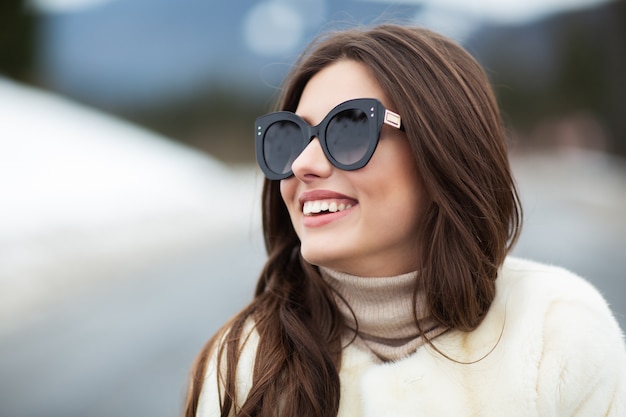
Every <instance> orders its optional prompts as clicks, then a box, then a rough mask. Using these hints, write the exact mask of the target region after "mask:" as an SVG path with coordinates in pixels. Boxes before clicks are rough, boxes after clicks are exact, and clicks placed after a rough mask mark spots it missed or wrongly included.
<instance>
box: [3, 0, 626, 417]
mask: <svg viewBox="0 0 626 417" xmlns="http://www.w3.org/2000/svg"><path fill="white" fill-rule="evenodd" d="M383 21H392V22H399V23H407V24H417V25H421V26H425V27H429V28H431V29H434V30H436V31H439V32H442V33H444V34H446V35H448V36H450V37H452V38H454V39H456V40H457V41H459V42H460V43H461V44H463V45H464V46H465V47H466V48H467V49H468V50H469V51H470V52H471V53H472V54H473V55H474V56H475V57H476V58H477V59H478V60H479V61H480V62H481V64H482V65H483V66H484V67H485V68H486V70H487V72H488V74H489V76H490V77H491V79H492V81H493V84H494V86H495V89H496V93H497V95H498V99H499V101H500V103H501V106H502V109H503V114H504V117H505V120H506V124H507V129H508V132H509V137H510V143H511V159H512V163H513V168H514V170H515V175H516V177H517V180H518V182H519V186H520V190H521V194H522V200H523V203H524V206H525V216H526V219H525V229H524V232H523V234H522V239H521V241H520V243H519V244H518V245H517V247H516V249H515V253H516V255H518V256H524V257H528V258H532V259H536V260H540V261H544V262H549V263H554V264H559V265H562V266H565V267H567V268H569V269H571V270H573V271H575V272H577V273H579V274H581V275H583V276H585V277H587V278H588V279H589V280H590V281H591V282H592V283H593V284H594V285H596V287H597V288H598V289H599V290H600V291H601V292H602V294H603V295H604V296H605V297H606V299H607V300H608V301H609V303H610V305H611V307H612V309H613V311H614V312H615V315H616V317H617V319H618V321H619V322H620V325H621V326H622V328H625V326H626V302H625V301H624V294H626V284H625V282H624V278H623V271H624V270H626V256H625V255H626V212H625V210H624V207H625V206H626V163H625V162H624V161H625V159H624V158H625V157H626V117H625V116H626V99H625V97H626V2H624V1H607V0H528V1H525V2H508V1H499V0H480V1H473V2H464V1H462V0H437V1H434V0H422V1H418V0H415V1H411V0H404V1H395V2H392V1H384V0H334V1H330V0H293V1H287V0H258V1H252V0H241V1H236V2H217V1H209V0H32V1H17V0H3V1H2V3H1V4H0V415H2V416H3V417H22V416H28V417H54V416H63V417H72V416H94V417H95V416H110V415H118V416H133V417H140V416H173V415H178V414H179V413H180V410H181V406H182V403H183V399H184V393H185V387H186V384H187V380H186V379H187V375H188V371H189V368H190V366H191V363H192V361H193V358H194V357H195V355H196V353H197V352H198V350H199V349H200V348H201V346H202V345H203V343H204V341H205V340H206V339H207V338H208V337H209V336H210V335H211V334H212V333H213V332H214V331H215V330H216V329H217V327H218V326H219V325H220V324H222V323H223V322H224V321H225V320H226V319H227V318H228V317H229V316H230V315H232V314H233V313H234V312H236V311H237V310H238V309H239V308H241V307H242V306H243V305H244V304H245V303H246V302H247V301H248V300H249V299H250V297H251V295H252V290H253V286H254V282H255V280H256V278H257V275H258V273H259V270H260V267H261V265H262V263H263V260H264V249H263V245H262V242H261V230H260V224H259V215H260V213H259V208H258V207H259V195H260V185H261V175H260V174H259V172H258V171H257V169H256V167H255V165H254V148H253V139H252V135H251V134H250V132H251V130H252V128H251V126H252V123H253V121H254V118H255V117H256V116H257V115H259V114H262V113H265V112H267V111H269V110H270V109H271V106H272V104H273V100H274V99H275V97H276V95H277V92H278V88H279V85H280V83H281V80H282V78H283V77H284V75H285V74H286V73H287V71H288V70H289V68H290V65H291V64H292V63H293V62H294V60H295V58H296V57H297V55H298V54H299V52H300V51H301V50H302V48H303V47H304V46H305V45H306V44H307V43H308V42H309V41H310V40H311V39H312V38H313V37H315V36H316V35H317V34H319V33H321V32H323V31H325V30H329V29H337V28H345V27H351V26H354V25H359V24H369V23H373V22H383ZM607 359H608V358H607Z"/></svg>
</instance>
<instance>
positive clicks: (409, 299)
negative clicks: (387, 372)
mask: <svg viewBox="0 0 626 417" xmlns="http://www.w3.org/2000/svg"><path fill="white" fill-rule="evenodd" d="M321 272H322V276H323V277H324V279H325V280H326V281H327V282H328V283H329V284H330V285H331V286H332V287H333V289H334V290H335V291H336V302H337V305H338V307H339V310H340V311H341V313H342V316H343V318H344V323H345V325H346V333H348V337H352V336H356V342H357V343H358V344H359V345H360V346H361V347H364V348H366V349H368V350H370V351H371V352H372V353H374V354H375V355H376V356H378V358H380V359H381V360H382V361H388V360H397V359H400V358H403V357H405V356H408V355H410V354H411V353H413V352H415V350H416V349H417V348H418V347H420V346H421V345H423V344H424V338H423V336H424V335H426V337H429V338H433V337H435V336H437V335H438V334H440V333H441V332H442V331H443V330H444V329H443V328H442V327H441V326H438V325H437V323H436V322H435V321H434V320H432V319H431V318H430V317H429V315H428V313H427V309H426V305H425V302H424V296H423V294H422V293H420V292H415V289H416V283H417V279H418V273H417V272H410V273H407V274H402V275H396V276H391V277H369V278H363V277H359V276H355V275H349V274H345V273H342V272H337V271H334V270H331V269H328V268H321Z"/></svg>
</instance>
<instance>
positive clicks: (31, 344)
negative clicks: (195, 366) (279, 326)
mask: <svg viewBox="0 0 626 417" xmlns="http://www.w3.org/2000/svg"><path fill="white" fill-rule="evenodd" d="M262 253H263V251H262V248H261V243H260V242H258V241H257V242H255V241H253V239H252V238H250V237H248V236H237V237H235V238H231V239H225V240H224V241H222V242H220V243H219V244H214V245H212V246H210V247H207V248H206V249H205V250H203V251H196V252H195V253H191V254H187V255H186V256H184V257H180V258H179V259H176V260H175V261H171V260H170V262H169V263H167V264H159V265H156V266H155V268H154V269H153V270H147V271H145V272H144V273H143V274H141V276H133V277H128V279H126V280H124V279H117V280H115V282H114V283H113V284H106V283H102V282H100V283H98V284H96V285H95V286H94V287H92V288H91V289H89V290H85V291H83V292H82V294H80V295H79V296H75V297H73V298H71V299H67V300H64V302H63V303H62V304H61V305H57V306H56V307H55V308H51V309H49V311H47V312H45V315H43V316H41V317H39V318H37V319H34V320H31V322H30V323H29V324H27V325H25V326H23V327H22V328H20V329H19V330H17V331H13V332H11V333H10V334H5V335H3V336H2V337H0V415H1V416H2V417H85V416H91V417H105V416H106V417H112V416H129V417H142V416H145V417H148V416H152V417H159V416H162V417H165V416H169V417H171V416H176V415H179V414H180V409H181V404H182V401H183V398H184V387H185V386H186V383H187V379H186V378H187V375H188V372H189V368H190V365H191V362H192V360H193V358H194V357H195V355H196V354H197V352H198V351H199V350H200V348H201V347H202V345H203V343H204V342H205V340H206V339H207V338H208V336H209V335H210V334H212V333H213V332H214V331H215V330H217V328H218V326H219V325H220V324H221V323H223V322H225V321H226V319H227V318H228V317H229V316H231V315H232V314H233V313H235V312H236V311H237V310H238V309H239V308H241V307H242V306H243V305H244V304H245V302H246V301H247V300H249V299H250V297H251V294H252V291H253V288H254V281H255V280H256V277H257V274H258V272H259V270H260V265H261V263H262V256H261V254H262Z"/></svg>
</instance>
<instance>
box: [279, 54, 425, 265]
mask: <svg viewBox="0 0 626 417" xmlns="http://www.w3.org/2000/svg"><path fill="white" fill-rule="evenodd" d="M354 98H377V99H379V100H380V101H381V102H382V103H383V105H384V106H385V107H386V108H388V109H389V110H392V111H395V110H396V109H395V108H394V106H393V103H390V102H389V100H388V99H387V97H386V96H385V94H384V92H383V91H382V89H381V87H380V86H379V85H378V83H377V81H376V80H375V79H374V77H373V76H372V74H371V73H370V72H369V69H368V68H367V67H366V66H365V65H363V64H361V63H359V62H356V61H351V60H342V61H338V62H336V63H333V64H331V65H329V66H328V67H326V68H324V69H323V70H321V71H320V72H318V73H317V74H316V75H315V76H314V77H313V78H311V80H310V81H309V82H308V83H307V85H306V87H305V89H304V91H303V93H302V96H301V98H300V102H299V104H298V108H297V109H296V113H297V114H298V115H299V116H301V117H302V118H303V119H305V120H306V121H307V122H308V123H309V124H310V125H317V124H318V123H319V122H320V121H321V120H322V119H323V118H324V116H326V114H327V113H328V112H329V111H330V110H332V109H333V108H334V107H335V106H336V105H338V104H340V103H342V102H344V101H346V100H350V99H354ZM400 116H402V115H400ZM292 168H293V172H294V175H293V176H292V177H289V178H287V179H284V180H282V181H281V184H280V191H281V195H282V198H283V200H284V202H285V204H286V205H287V208H288V210H289V215H290V217H291V221H292V223H293V227H294V228H295V230H296V233H297V234H298V237H299V238H300V241H301V243H302V255H303V257H304V258H305V259H306V260H307V261H308V262H310V263H312V264H314V265H319V266H325V267H328V268H331V269H335V270H338V271H342V272H346V273H349V274H353V275H360V276H390V275H397V274H401V273H405V272H410V271H414V270H416V269H418V267H419V265H418V264H417V257H418V252H417V251H418V244H419V242H418V239H417V228H418V223H419V221H420V214H421V211H422V207H424V206H425V199H426V194H425V191H424V187H423V184H422V182H421V180H420V177H419V175H418V173H417V168H416V164H415V161H414V159H413V156H412V152H411V150H410V148H409V144H408V141H407V138H406V136H405V134H404V132H402V131H400V130H398V129H395V128H393V127H391V126H387V125H383V128H382V132H381V135H380V141H379V143H378V147H377V148H376V151H375V152H374V155H373V156H372V159H371V160H370V161H369V163H368V164H367V165H366V166H365V167H363V168H361V169H358V170H356V171H344V170H341V169H339V168H336V167H334V166H333V165H332V164H331V163H330V162H329V161H328V159H326V156H325V155H324V152H323V150H322V148H321V146H320V143H319V141H318V139H317V138H315V139H314V140H313V141H312V142H311V143H310V144H309V145H308V147H307V148H306V149H305V150H304V151H303V152H302V153H301V154H300V156H299V157H298V158H297V159H296V160H295V161H294V163H293V166H292ZM317 203H319V204H320V206H321V208H322V209H324V208H325V207H326V206H325V205H326V204H327V205H328V206H329V207H331V208H332V209H335V208H336V210H337V211H330V212H326V211H323V212H321V213H319V214H307V215H305V214H304V209H305V207H304V206H305V204H306V205H307V210H306V211H309V210H308V206H309V205H311V204H312V205H315V204H317ZM342 205H343V207H344V210H340V209H341V208H342ZM335 206H336V207H335ZM347 207H349V208H347ZM314 211H319V209H318V210H314Z"/></svg>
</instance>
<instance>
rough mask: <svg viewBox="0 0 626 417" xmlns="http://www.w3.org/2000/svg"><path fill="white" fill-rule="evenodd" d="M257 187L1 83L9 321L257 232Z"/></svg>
mask: <svg viewBox="0 0 626 417" xmlns="http://www.w3.org/2000/svg"><path fill="white" fill-rule="evenodd" d="M258 179H259V175H258V174H256V173H255V171H254V169H242V170H238V171H233V170H232V169H229V168H228V167H226V166H225V165H223V164H221V163H219V162H218V161H216V160H213V159H211V158H210V157H207V156H206V155H203V154H200V153H198V152H195V151H193V150H191V149H188V148H185V147H184V146H181V145H179V144H176V143H175V142H173V141H171V140H168V139H167V138H163V137H159V136H158V135H155V134H152V133H149V132H147V131H145V130H142V129H140V128H138V127H135V126H131V125H129V124H127V123H123V122H121V121H119V120H116V119H114V118H112V117H109V116H106V115H103V114H101V113H98V112H96V111H94V110H90V109H88V108H85V107H82V106H79V105H77V104H74V103H72V102H70V101H67V100H65V99H62V98H60V97H56V96H54V95H51V94H48V93H44V92H41V91H38V90H35V89H32V88H29V87H25V86H22V85H19V84H16V83H13V82H11V81H8V80H6V79H3V78H0V193H1V197H0V322H4V321H7V320H8V321H10V320H11V316H12V315H13V314H18V313H19V311H20V310H23V309H26V308H28V307H29V306H30V305H33V304H35V303H37V302H39V301H41V300H43V299H44V298H45V297H47V296H49V295H50V294H52V293H54V292H55V291H57V292H58V291H70V290H71V288H72V287H74V286H75V284H79V283H81V282H83V281H88V280H95V279H99V278H100V279H101V278H105V279H108V278H109V276H107V275H113V274H115V273H118V272H119V271H120V270H124V268H127V269H129V268H132V267H133V266H137V265H142V264H148V263H150V262H153V261H155V260H158V259H163V258H164V257H165V258H166V257H168V256H175V254H176V253H177V251H181V250H186V249H187V250H188V249H190V248H201V247H203V246H204V245H210V244H213V243H215V242H219V240H220V239H227V238H228V236H229V234H232V233H250V232H251V231H254V232H256V230H257V225H258V219H257V217H258V214H257V212H258V210H256V208H257V206H258V195H259V193H260V186H259V183H258ZM120 266H121V267H120Z"/></svg>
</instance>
